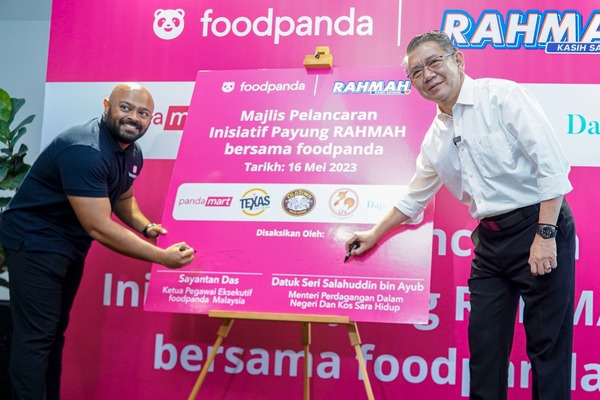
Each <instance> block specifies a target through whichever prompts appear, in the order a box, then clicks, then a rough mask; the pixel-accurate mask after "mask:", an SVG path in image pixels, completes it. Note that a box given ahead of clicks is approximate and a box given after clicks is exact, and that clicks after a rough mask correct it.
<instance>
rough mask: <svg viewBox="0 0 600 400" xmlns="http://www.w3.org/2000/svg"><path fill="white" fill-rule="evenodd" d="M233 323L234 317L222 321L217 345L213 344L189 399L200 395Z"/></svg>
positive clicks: (194, 398)
mask: <svg viewBox="0 0 600 400" xmlns="http://www.w3.org/2000/svg"><path fill="white" fill-rule="evenodd" d="M232 325H233V319H231V318H226V319H224V320H223V321H221V326H220V327H219V330H218V331H217V340H216V341H215V345H214V346H213V349H212V351H211V352H210V355H209V356H208V358H207V359H206V362H205V363H204V365H203V366H202V370H201V371H200V375H199V376H198V380H196V384H195V385H194V388H193V389H192V393H190V396H189V397H188V400H196V396H198V392H199V391H200V387H201V386H202V383H203V382H204V378H206V375H207V374H208V368H209V367H210V364H212V362H213V360H214V359H215V356H216V355H217V350H218V349H219V347H220V346H221V343H223V339H225V338H226V337H227V335H229V331H230V330H231V326H232Z"/></svg>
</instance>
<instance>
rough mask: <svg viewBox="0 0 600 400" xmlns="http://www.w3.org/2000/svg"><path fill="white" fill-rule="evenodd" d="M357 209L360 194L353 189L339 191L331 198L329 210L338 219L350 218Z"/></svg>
mask: <svg viewBox="0 0 600 400" xmlns="http://www.w3.org/2000/svg"><path fill="white" fill-rule="evenodd" d="M357 208H358V194H357V193H356V192H355V191H354V190H352V189H349V188H341V189H338V190H336V191H335V192H333V194H332V195H331V197H330V198H329V209H330V210H331V211H332V212H333V213H334V214H335V215H337V216H338V217H341V218H345V217H349V216H351V215H352V214H353V213H354V211H356V209H357Z"/></svg>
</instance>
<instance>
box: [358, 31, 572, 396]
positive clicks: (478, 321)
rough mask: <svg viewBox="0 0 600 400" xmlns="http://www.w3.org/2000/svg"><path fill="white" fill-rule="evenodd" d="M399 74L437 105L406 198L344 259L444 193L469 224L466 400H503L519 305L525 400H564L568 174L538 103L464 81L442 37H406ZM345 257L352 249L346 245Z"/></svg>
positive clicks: (459, 56)
mask: <svg viewBox="0 0 600 400" xmlns="http://www.w3.org/2000/svg"><path fill="white" fill-rule="evenodd" d="M406 53H407V55H406V57H405V60H404V65H405V67H406V71H407V74H408V77H409V79H410V80H411V83H412V85H413V86H414V87H415V88H416V89H417V91H418V92H419V93H420V94H421V96H423V97H424V98H425V99H427V100H430V101H432V102H434V103H436V104H437V115H436V117H435V118H434V120H433V122H432V124H431V126H430V128H429V130H428V132H427V134H426V135H425V138H424V140H423V143H422V145H421V151H420V154H419V155H418V157H417V165H416V172H415V175H414V176H413V178H412V180H411V181H410V183H409V184H408V192H407V194H406V195H405V196H403V197H402V198H401V199H400V200H399V202H398V203H397V204H396V206H395V207H394V208H393V209H392V210H390V211H389V213H388V214H387V215H386V216H385V217H384V218H382V219H381V220H380V221H379V222H378V223H377V224H375V225H374V226H373V227H372V228H371V229H370V230H367V231H361V232H355V233H354V234H353V236H352V237H351V238H350V239H349V240H348V241H347V242H346V249H347V250H349V249H350V246H351V245H352V244H353V243H354V242H356V241H357V240H358V241H359V243H360V244H359V246H358V247H357V248H355V249H354V250H352V252H351V253H352V254H354V255H360V254H362V253H364V252H366V251H367V250H369V249H370V248H372V247H373V246H374V245H375V243H376V242H377V240H378V239H379V238H380V237H382V236H383V235H384V234H385V233H386V232H389V231H390V230H392V229H393V228H395V227H397V226H398V225H400V224H402V223H404V222H406V221H408V220H411V219H415V218H417V217H418V215H419V214H420V213H421V212H422V211H423V210H424V209H425V207H426V205H427V204H428V202H429V201H430V200H431V199H432V198H433V196H434V195H435V193H436V192H437V191H438V189H439V188H440V187H441V186H442V185H445V186H446V188H447V189H448V190H449V191H450V193H452V194H453V195H454V196H455V197H456V198H457V199H459V200H460V201H461V202H463V203H464V204H466V205H467V206H468V207H469V212H470V214H471V215H472V216H473V217H474V218H475V219H477V220H478V221H479V224H478V226H477V228H476V229H475V230H474V232H473V234H472V240H473V244H474V246H475V252H474V253H475V255H474V258H473V260H472V263H471V275H470V278H469V291H470V293H471V295H470V303H471V312H470V316H469V329H468V331H469V335H468V336H469V348H470V353H471V359H470V379H471V390H470V399H473V400H475V399H478V400H479V399H485V400H491V399H506V398H507V386H508V367H509V356H510V352H511V348H512V343H513V332H514V324H515V318H516V312H517V309H518V306H519V298H520V297H522V298H523V300H524V303H525V309H524V314H523V319H524V321H523V322H524V326H525V331H526V338H527V355H528V357H529V359H530V361H531V370H532V399H536V400H542V399H543V400H552V399H556V400H568V399H570V398H571V390H570V386H571V353H572V342H573V307H574V286H575V284H574V281H575V276H574V266H575V224H574V221H573V216H572V214H571V211H570V209H569V206H568V204H567V203H566V201H565V199H564V195H565V194H567V193H568V192H570V191H571V189H572V186H571V184H570V182H569V179H568V174H569V171H570V167H569V163H568V161H567V159H566V157H565V155H564V154H563V152H562V150H561V148H560V145H559V144H558V141H557V139H556V137H555V134H554V130H553V128H552V125H551V124H550V122H549V121H548V118H547V117H546V115H545V114H544V111H543V110H542V108H541V106H540V105H539V103H538V102H537V101H536V100H535V99H534V98H533V96H532V95H531V94H530V93H529V92H528V91H527V90H526V89H525V88H523V87H522V86H520V85H518V84H516V83H515V82H511V81H507V80H501V79H491V78H485V79H477V80H474V79H472V78H470V77H469V76H468V75H466V74H465V72H464V69H465V59H464V54H463V53H462V52H460V51H458V50H457V49H456V47H455V46H454V45H453V44H452V42H451V41H450V39H449V37H448V36H447V35H446V34H445V33H444V32H440V31H431V32H428V33H425V34H423V35H419V36H416V37H415V38H413V39H412V40H411V42H410V43H409V44H408V47H407V52H406ZM354 247H355V246H354Z"/></svg>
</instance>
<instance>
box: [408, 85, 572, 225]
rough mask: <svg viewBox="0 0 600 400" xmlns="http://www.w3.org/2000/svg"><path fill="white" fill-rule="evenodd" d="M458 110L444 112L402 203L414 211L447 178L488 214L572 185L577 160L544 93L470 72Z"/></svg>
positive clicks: (460, 195)
mask: <svg viewBox="0 0 600 400" xmlns="http://www.w3.org/2000/svg"><path fill="white" fill-rule="evenodd" d="M452 113H453V116H449V115H447V114H445V113H443V112H442V111H441V110H440V109H439V107H438V114H437V115H436V117H435V119H434V120H433V123H432V124H431V126H430V128H429V130H428V132H427V134H426V135H425V138H424V139H423V143H422V144H421V151H420V154H419V155H418V157H417V168H416V172H415V175H414V176H413V178H412V179H411V181H410V182H409V184H408V192H407V194H406V196H404V197H403V198H401V199H400V201H399V202H398V203H397V204H396V208H398V209H399V210H400V211H402V212H403V213H404V214H406V215H408V216H409V217H411V218H413V219H415V218H416V217H417V216H418V215H419V214H420V213H421V212H422V211H423V210H424V209H425V207H426V205H427V203H429V201H430V200H431V199H432V198H433V196H434V195H435V193H436V192H437V191H438V190H439V188H440V187H441V185H442V184H443V185H445V186H446V188H447V189H448V190H449V191H450V193H452V195H454V196H455V197H456V198H457V199H458V200H460V201H461V202H463V203H465V204H466V205H468V206H469V212H470V214H471V215H472V216H473V217H474V218H476V219H481V218H485V217H489V216H493V215H498V214H503V213H505V212H508V211H512V210H514V209H516V208H520V207H525V206H528V205H531V204H536V203H539V202H540V201H543V200H549V199H553V198H555V197H558V196H561V195H564V194H566V193H568V192H570V191H571V189H572V186H571V183H570V182H569V178H568V174H569V171H570V166H569V163H568V161H567V158H566V156H565V155H564V153H563V151H562V149H561V147H560V144H559V143H558V140H557V139H556V135H555V133H554V129H553V128H552V125H551V124H550V121H549V120H548V118H547V117H546V115H545V113H544V111H543V110H542V108H541V106H540V104H539V103H538V101H537V100H536V99H535V98H534V97H533V96H532V95H531V93H530V92H529V91H528V90H527V89H525V88H524V87H522V86H520V85H518V84H517V83H515V82H512V81H507V80H501V79H489V78H486V79H477V80H473V79H472V78H470V77H469V76H465V80H464V82H463V85H462V88H461V91H460V94H459V97H458V100H457V102H456V104H455V105H454V107H453V108H452Z"/></svg>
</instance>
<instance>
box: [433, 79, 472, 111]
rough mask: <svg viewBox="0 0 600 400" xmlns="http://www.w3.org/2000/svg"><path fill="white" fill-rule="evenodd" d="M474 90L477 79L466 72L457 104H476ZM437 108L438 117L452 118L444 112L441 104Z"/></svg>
mask: <svg viewBox="0 0 600 400" xmlns="http://www.w3.org/2000/svg"><path fill="white" fill-rule="evenodd" d="M474 91H475V81H474V80H473V78H471V77H470V76H469V75H467V74H465V79H464V80H463V83H462V86H461V87H460V93H459V94H458V99H456V104H462V105H465V106H472V105H473V104H475V94H474ZM456 104H455V105H454V107H456ZM454 107H453V108H454ZM436 108H437V117H438V118H441V119H442V121H445V120H446V118H452V117H451V116H450V115H448V114H446V113H445V112H443V111H442V109H441V108H440V106H437V107H436Z"/></svg>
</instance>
